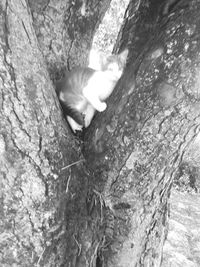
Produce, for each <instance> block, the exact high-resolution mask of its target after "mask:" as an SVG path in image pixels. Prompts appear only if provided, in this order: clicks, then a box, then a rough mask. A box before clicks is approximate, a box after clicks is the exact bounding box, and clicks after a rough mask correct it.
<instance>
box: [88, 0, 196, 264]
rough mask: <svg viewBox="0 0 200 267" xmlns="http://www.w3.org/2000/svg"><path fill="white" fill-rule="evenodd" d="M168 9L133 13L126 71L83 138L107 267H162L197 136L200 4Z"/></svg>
mask: <svg viewBox="0 0 200 267" xmlns="http://www.w3.org/2000/svg"><path fill="white" fill-rule="evenodd" d="M170 3H171V5H170V6H167V7H166V5H163V3H162V1H153V0H152V1H149V2H148V5H147V1H141V5H140V7H139V9H138V10H137V14H134V13H132V11H133V10H134V11H135V9H133V10H132V7H133V4H134V1H132V4H130V5H129V10H128V11H127V18H126V21H125V23H124V28H123V34H122V35H121V36H122V40H120V43H121V46H122V47H123V48H124V47H125V44H127V43H129V48H130V55H129V62H128V65H127V68H126V70H125V73H124V75H123V77H122V79H121V81H120V82H119V83H118V85H117V87H116V89H115V91H114V93H113V95H112V97H111V99H110V101H109V102H108V109H107V111H106V113H105V114H104V115H103V116H101V115H99V116H97V119H96V121H95V120H94V121H93V123H92V125H91V128H90V129H89V131H88V132H87V133H86V136H85V144H84V146H85V157H86V159H87V166H88V168H89V169H90V171H91V172H92V173H93V175H94V177H95V178H94V180H93V181H92V182H93V184H94V187H95V190H94V192H95V194H94V195H95V196H98V198H97V197H96V199H97V200H96V202H94V207H93V212H94V211H95V210H96V212H97V211H98V212H99V218H100V219H101V220H100V221H101V223H100V226H99V229H103V230H102V232H101V233H102V234H101V238H102V239H101V243H100V244H99V247H98V249H99V257H98V264H102V265H103V264H104V265H103V266H109V267H112V266H115V267H122V266H123V267H125V266H127V267H128V266H160V264H161V258H162V246H163V242H164V239H165V236H166V226H167V217H168V198H169V194H170V189H171V185H172V181H173V177H174V175H175V173H176V171H177V168H178V166H179V165H180V163H181V161H182V158H183V156H184V153H185V151H186V149H187V147H188V146H189V145H190V143H191V142H192V141H193V140H194V139H195V137H196V136H197V135H198V133H199V126H200V109H199V108H200V103H199V101H200V99H199V94H198V88H199V66H200V65H199V64H200V58H199V47H200V40H199V29H200V14H199V8H200V1H198V0H196V1H192V2H188V1H170ZM97 192H98V195H97ZM95 203H102V205H101V209H99V207H98V206H97V207H95ZM100 266H101V265H100Z"/></svg>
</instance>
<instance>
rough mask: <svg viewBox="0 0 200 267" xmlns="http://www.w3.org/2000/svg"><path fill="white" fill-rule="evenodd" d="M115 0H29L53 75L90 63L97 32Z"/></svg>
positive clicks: (35, 26)
mask: <svg viewBox="0 0 200 267" xmlns="http://www.w3.org/2000/svg"><path fill="white" fill-rule="evenodd" d="M110 2H111V0H91V1H87V0H75V1H72V0H67V1H66V0H51V1H40V0H34V1H31V0H29V4H30V7H31V11H32V14H33V22H34V24H33V25H34V28H35V31H36V35H37V38H38V42H39V44H40V48H41V50H42V52H43V54H44V56H45V59H46V62H47V66H48V69H49V71H50V75H51V77H52V79H54V78H57V76H58V75H60V71H63V70H64V69H65V68H66V67H67V68H68V69H69V70H70V69H71V68H72V67H73V66H78V65H82V66H84V65H87V60H88V54H89V51H90V49H91V45H92V40H93V36H94V32H95V31H96V29H97V28H98V26H99V23H100V22H101V20H102V18H103V16H104V15H105V12H106V10H107V9H108V7H109V5H110Z"/></svg>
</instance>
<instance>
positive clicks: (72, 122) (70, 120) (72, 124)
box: [67, 116, 83, 133]
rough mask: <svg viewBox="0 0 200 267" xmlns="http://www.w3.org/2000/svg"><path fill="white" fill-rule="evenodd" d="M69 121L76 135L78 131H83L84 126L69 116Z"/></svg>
mask: <svg viewBox="0 0 200 267" xmlns="http://www.w3.org/2000/svg"><path fill="white" fill-rule="evenodd" d="M67 121H68V122H69V125H70V127H71V129H72V131H73V132H74V133H76V131H82V130H83V126H82V125H80V124H78V123H77V122H75V120H73V119H72V118H71V117H70V116H67Z"/></svg>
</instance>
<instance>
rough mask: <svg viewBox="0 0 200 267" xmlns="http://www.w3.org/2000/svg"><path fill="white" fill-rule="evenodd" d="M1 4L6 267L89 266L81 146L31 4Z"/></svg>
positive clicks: (0, 140)
mask: <svg viewBox="0 0 200 267" xmlns="http://www.w3.org/2000/svg"><path fill="white" fill-rule="evenodd" d="M40 2H41V1H40ZM0 6H1V13H0V14H1V21H0V24H1V25H0V26H1V29H2V30H1V37H0V38H1V44H0V48H1V55H0V60H1V63H0V67H1V83H0V88H1V94H0V96H1V97H0V124H1V127H0V148H1V149H0V153H1V156H0V161H1V168H0V174H1V176H0V177H1V180H0V184H1V187H0V188H1V192H0V199H1V210H0V212H1V219H0V220H1V232H0V236H1V238H0V251H1V254H0V265H1V266H20V267H21V266H78V265H79V266H86V264H85V262H82V263H80V264H79V263H78V262H81V259H82V258H81V257H78V256H80V251H81V245H79V242H81V241H82V240H81V235H83V233H85V225H86V224H87V223H88V222H87V220H86V217H87V209H86V208H87V207H86V201H85V199H86V198H87V193H88V185H87V184H88V182H87V181H88V173H86V172H85V168H84V166H83V159H82V158H81V152H80V144H79V142H77V140H75V139H74V137H73V135H72V134H71V132H70V131H69V130H68V128H67V127H66V124H65V122H64V120H63V119H62V117H61V112H60V107H59V104H58V101H57V97H56V95H55V91H54V88H53V87H52V83H51V81H50V79H49V74H48V72H47V70H46V64H45V61H44V58H43V57H42V55H41V53H40V50H39V48H38V43H37V38H36V35H35V33H34V29H33V27H32V20H31V15H30V12H29V9H28V7H27V4H26V1H25V0H21V1H19V0H15V1H13V0H9V1H6V2H5V1H1V2H0ZM97 6H98V5H97ZM103 8H105V7H103ZM52 9H53V8H52ZM73 12H74V11H73ZM100 17H101V16H100ZM100 17H98V18H100ZM40 18H41V17H40ZM96 23H97V21H96ZM93 30H94V29H93ZM77 31H78V30H77ZM91 31H92V30H91V28H90V35H91ZM85 34H86V33H85ZM77 35H78V33H77ZM90 35H89V36H90ZM50 38H51V37H50ZM87 41H88V42H89V37H88V39H87ZM90 42H91V40H90ZM75 43H76V45H77V42H75ZM45 44H46V41H45ZM40 45H41V42H40ZM76 45H75V44H74V43H73V46H74V47H76ZM43 48H44V47H43ZM70 49H72V46H71V48H70ZM74 49H75V48H74ZM45 51H46V50H45ZM51 52H52V51H51ZM44 54H45V56H46V61H47V62H48V63H49V62H50V61H51V60H50V59H49V58H48V56H47V54H48V53H47V52H46V53H44ZM49 54H50V52H49ZM53 64H55V62H54V63H53ZM85 236H87V235H85ZM79 240H81V241H79ZM89 249H90V250H91V251H92V248H90V247H89V248H88V250H89ZM91 254H92V255H93V253H92V252H91ZM77 258H78V261H77ZM88 259H89V257H88V258H85V259H84V261H86V260H88ZM91 262H92V260H91ZM81 264H82V265H81Z"/></svg>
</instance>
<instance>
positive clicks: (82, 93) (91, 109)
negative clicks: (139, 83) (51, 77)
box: [56, 49, 128, 132]
mask: <svg viewBox="0 0 200 267" xmlns="http://www.w3.org/2000/svg"><path fill="white" fill-rule="evenodd" d="M127 55H128V50H127V49H126V50H124V51H123V52H122V53H120V54H119V55H111V56H109V57H107V58H106V60H104V62H103V61H102V62H103V63H102V67H101V70H94V69H92V68H89V67H77V68H74V69H73V70H72V71H70V72H66V73H65V76H64V77H63V78H62V79H61V80H60V81H58V82H57V83H56V92H57V95H58V98H59V101H60V103H61V106H62V109H63V112H64V115H65V116H66V117H67V121H68V122H69V125H70V127H71V129H72V130H73V132H76V131H82V129H83V127H85V128H87V127H88V126H89V125H90V123H91V120H92V118H93V117H94V114H95V112H96V110H97V111H99V112H103V111H104V110H105V109H106V107H107V104H106V103H105V100H106V99H107V98H108V97H109V96H110V95H111V93H112V91H113V89H114V87H115V85H116V83H117V82H118V80H119V79H120V77H121V75H122V72H123V69H124V66H125V63H126V59H127Z"/></svg>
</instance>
